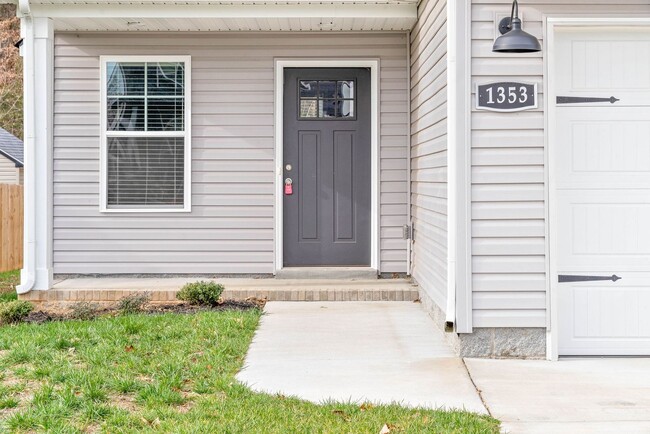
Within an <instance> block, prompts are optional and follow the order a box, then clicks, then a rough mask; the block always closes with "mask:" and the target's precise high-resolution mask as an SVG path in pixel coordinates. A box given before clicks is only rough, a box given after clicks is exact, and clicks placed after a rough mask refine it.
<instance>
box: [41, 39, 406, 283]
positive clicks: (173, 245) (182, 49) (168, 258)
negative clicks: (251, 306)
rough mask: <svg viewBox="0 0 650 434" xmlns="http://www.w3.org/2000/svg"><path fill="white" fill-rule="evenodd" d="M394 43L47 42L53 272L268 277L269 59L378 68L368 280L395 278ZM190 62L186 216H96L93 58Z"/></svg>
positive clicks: (400, 208)
mask: <svg viewBox="0 0 650 434" xmlns="http://www.w3.org/2000/svg"><path fill="white" fill-rule="evenodd" d="M406 50H407V48H406V35H405V34H403V33H366V34H336V35H324V34H314V33H309V34H308V33H301V34H297V33H295V34H288V33H283V34H280V33H269V34H264V33H257V34H253V33H239V34H238V33H234V32H233V33H229V34H225V33H219V34H216V33H212V34H208V33H205V34H183V33H174V34H135V33H130V34H84V33H81V34H67V33H60V34H56V36H55V60H54V62H55V86H54V87H55V94H54V112H55V114H54V136H55V137H54V272H55V273H271V272H273V261H274V227H275V223H274V215H275V211H274V203H275V199H274V180H275V175H274V173H275V172H274V169H275V162H274V157H275V151H274V58H290V57H303V58H306V57H328V58H340V57H364V58H368V57H370V58H379V59H380V61H381V70H380V76H381V79H380V87H381V91H380V101H381V107H380V141H381V147H380V159H381V170H380V177H381V183H380V196H381V198H380V208H381V210H380V214H381V215H380V232H381V237H380V246H381V254H380V268H381V271H382V272H406V271H407V270H406V254H407V253H406V246H407V244H406V241H404V240H402V229H401V228H402V225H404V224H405V223H406V211H407V205H406V203H407V176H406V175H407V173H406V166H407V155H408V148H407V146H408V124H407V122H408V121H407V118H408V116H407V110H408V109H407V107H408V99H407V98H408V90H407V81H408V80H407V74H408V72H407V71H408V68H407V51H406ZM156 54H160V55H191V56H192V212H191V213H190V214H183V213H175V214H174V213H162V214H101V213H100V212H99V98H100V95H99V87H100V79H99V56H100V55H156Z"/></svg>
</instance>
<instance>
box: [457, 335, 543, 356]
mask: <svg viewBox="0 0 650 434" xmlns="http://www.w3.org/2000/svg"><path fill="white" fill-rule="evenodd" d="M458 337H459V340H460V345H459V347H460V352H459V355H460V356H461V357H483V358H490V359H544V358H545V357H546V329H544V328H504V327H494V328H475V329H474V332H473V333H468V334H464V333H463V334H460V335H458Z"/></svg>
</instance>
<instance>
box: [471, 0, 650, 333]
mask: <svg viewBox="0 0 650 434" xmlns="http://www.w3.org/2000/svg"><path fill="white" fill-rule="evenodd" d="M511 4H512V2H511V1H510V0H508V1H485V0H474V2H473V5H472V82H473V89H474V86H475V85H476V83H485V82H492V81H507V80H517V81H527V82H533V83H537V85H538V91H539V107H540V108H538V109H537V110H532V111H526V112H519V113H510V114H503V113H492V112H487V111H476V110H474V111H473V113H472V117H471V122H472V192H471V194H472V255H473V257H472V268H473V300H472V302H473V318H472V319H473V326H474V327H545V326H546V325H547V319H546V305H547V300H546V284H547V282H546V260H545V259H546V258H545V245H546V244H545V215H546V211H545V193H544V182H545V181H544V112H543V105H544V95H543V92H544V89H543V78H544V77H543V71H544V62H543V56H542V54H541V53H539V54H523V55H522V54H517V55H503V54H497V53H493V52H492V44H493V42H494V37H495V28H496V24H495V22H494V20H495V14H500V16H504V15H508V14H509V13H510V6H511ZM519 9H520V12H521V14H520V15H521V16H522V20H523V24H524V30H525V31H527V32H530V33H532V34H534V35H535V36H537V37H539V38H540V39H542V27H543V15H544V14H554V15H585V16H586V15H590V14H592V15H593V14H604V15H605V16H615V15H616V16H621V15H624V14H631V15H633V14H637V13H639V12H642V13H646V14H647V13H650V6H649V5H648V2H647V0H621V1H616V2H614V1H613V0H609V1H603V0H599V1H594V0H582V1H576V0H567V1H563V2H551V1H544V0H528V1H526V2H523V3H520V7H519ZM542 42H543V41H542Z"/></svg>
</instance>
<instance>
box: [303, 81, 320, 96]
mask: <svg viewBox="0 0 650 434" xmlns="http://www.w3.org/2000/svg"><path fill="white" fill-rule="evenodd" d="M317 96H318V82H317V81H315V80H312V81H305V80H301V81H300V98H316V97H317Z"/></svg>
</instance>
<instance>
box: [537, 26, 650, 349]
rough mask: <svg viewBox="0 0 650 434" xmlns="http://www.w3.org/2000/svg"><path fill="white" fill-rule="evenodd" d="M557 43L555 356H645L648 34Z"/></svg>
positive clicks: (617, 30)
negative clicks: (556, 333)
mask: <svg viewBox="0 0 650 434" xmlns="http://www.w3.org/2000/svg"><path fill="white" fill-rule="evenodd" d="M556 41H557V42H556V44H557V45H556V50H557V51H556V53H557V55H558V59H557V63H556V64H557V67H556V68H555V71H554V77H555V79H556V89H555V92H556V95H557V98H556V100H555V101H551V102H549V104H554V105H555V110H554V111H555V119H556V121H555V124H554V128H553V134H552V136H551V137H550V140H552V149H553V151H552V152H553V156H552V162H553V170H552V172H551V176H552V179H553V182H554V189H553V190H554V191H553V192H552V194H553V197H554V199H555V207H554V208H555V212H554V217H552V218H554V219H555V220H554V222H556V229H555V231H554V232H553V233H554V236H555V240H552V241H554V242H555V245H556V248H555V249H554V251H555V255H556V258H557V259H556V264H557V271H558V276H553V279H554V280H555V283H554V284H555V285H557V286H556V293H557V294H558V303H557V305H558V308H559V311H558V319H559V323H558V327H559V353H560V355H650V28H647V27H645V28H643V27H638V28H635V27H634V26H631V27H627V28H625V27H611V28H606V27H603V28H588V27H587V28H584V27H583V28H572V29H563V30H559V31H558V33H557V36H556ZM612 97H613V98H612ZM619 278H620V279H619Z"/></svg>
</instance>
